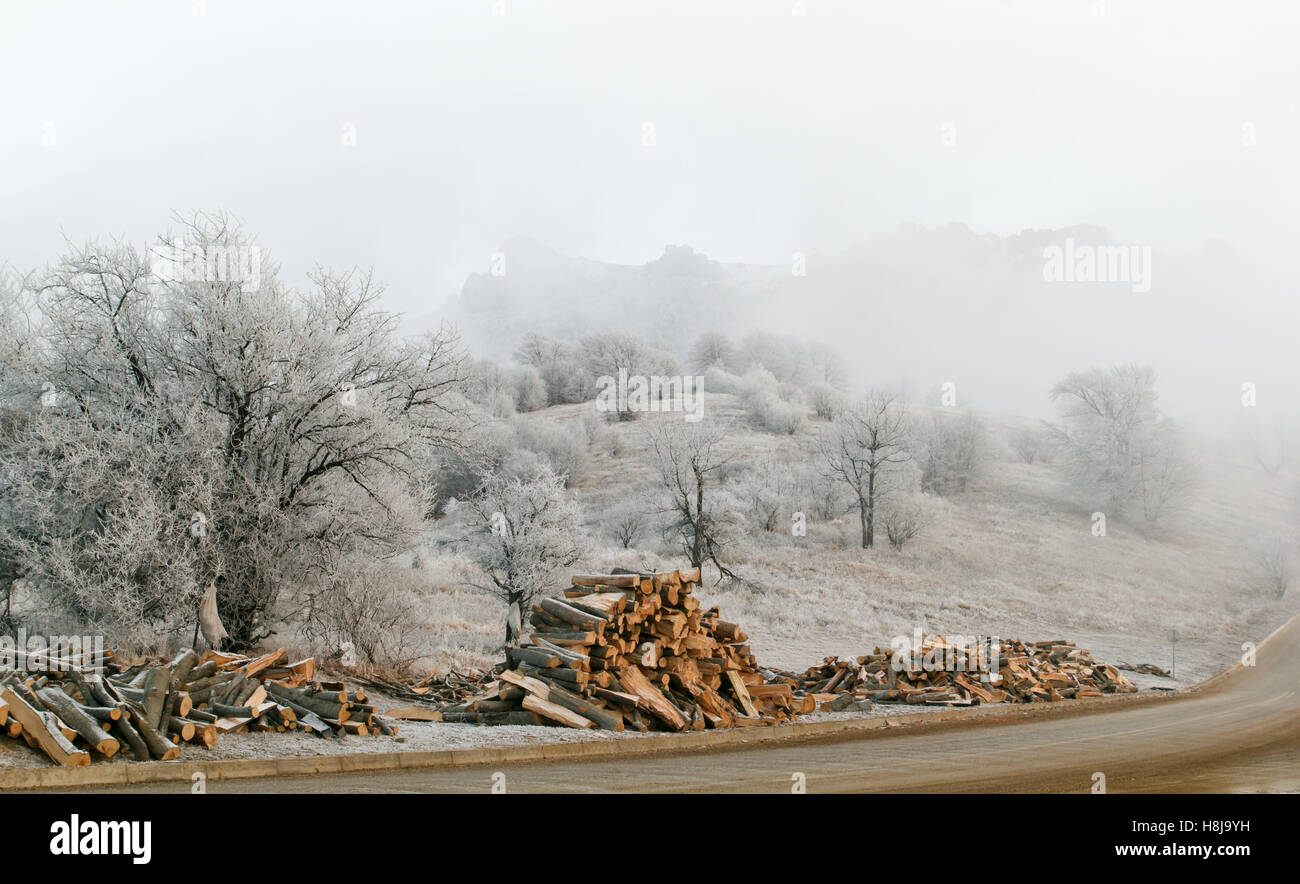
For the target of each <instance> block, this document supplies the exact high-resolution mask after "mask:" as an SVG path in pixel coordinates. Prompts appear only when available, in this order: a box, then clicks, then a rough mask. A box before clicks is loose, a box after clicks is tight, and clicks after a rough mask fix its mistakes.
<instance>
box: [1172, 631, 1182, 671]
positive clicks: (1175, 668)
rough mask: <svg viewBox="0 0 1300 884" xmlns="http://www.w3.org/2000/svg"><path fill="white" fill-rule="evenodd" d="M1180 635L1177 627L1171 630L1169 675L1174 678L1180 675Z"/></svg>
mask: <svg viewBox="0 0 1300 884" xmlns="http://www.w3.org/2000/svg"><path fill="white" fill-rule="evenodd" d="M1180 637H1181V636H1179V635H1178V630H1177V629H1171V630H1169V675H1170V676H1171V677H1172V678H1177V677H1178V639H1179V638H1180Z"/></svg>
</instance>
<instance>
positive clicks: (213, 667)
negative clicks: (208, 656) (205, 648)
mask: <svg viewBox="0 0 1300 884" xmlns="http://www.w3.org/2000/svg"><path fill="white" fill-rule="evenodd" d="M216 674H217V661H216V660H205V661H203V662H202V663H200V664H199V665H197V666H195V667H194V668H193V669H191V670H190V671H189V673H188V674H187V675H186V676H185V678H186V680H185V681H184V682H182V684H181V687H188V688H189V690H190V692H191V693H193V692H194V691H195V690H196V688H195V687H194V685H195V684H196V683H200V688H201V687H202V684H201V683H202V682H203V681H204V680H206V679H209V678H211V677H212V676H214V675H216Z"/></svg>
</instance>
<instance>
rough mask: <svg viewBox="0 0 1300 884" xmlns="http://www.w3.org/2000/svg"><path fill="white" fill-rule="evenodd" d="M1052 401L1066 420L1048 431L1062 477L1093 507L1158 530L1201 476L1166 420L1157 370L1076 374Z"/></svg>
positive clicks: (1124, 369)
mask: <svg viewBox="0 0 1300 884" xmlns="http://www.w3.org/2000/svg"><path fill="white" fill-rule="evenodd" d="M1051 397H1052V399H1053V401H1055V402H1056V403H1057V405H1058V408H1059V409H1060V414H1061V420H1060V422H1059V423H1058V424H1054V425H1048V429H1049V431H1050V433H1051V437H1052V440H1053V441H1054V442H1055V443H1056V445H1057V447H1058V448H1059V449H1060V451H1061V458H1060V467H1061V470H1062V472H1063V474H1064V476H1065V478H1066V480H1067V481H1068V482H1069V483H1070V485H1071V486H1072V487H1073V488H1074V489H1075V490H1076V492H1077V493H1078V494H1079V495H1080V496H1081V497H1082V498H1084V499H1085V500H1087V501H1089V505H1093V506H1100V507H1105V508H1106V510H1107V512H1109V513H1113V514H1122V513H1126V512H1136V513H1137V514H1138V515H1139V516H1140V517H1141V518H1142V519H1144V520H1145V521H1147V522H1155V521H1157V520H1158V519H1160V518H1161V517H1162V516H1164V515H1166V514H1167V513H1168V512H1169V511H1170V510H1172V509H1174V508H1175V507H1177V506H1178V505H1179V504H1181V503H1182V502H1183V501H1184V500H1185V499H1186V497H1187V494H1188V492H1189V491H1190V490H1191V488H1192V487H1193V486H1194V485H1195V483H1196V481H1197V479H1198V473H1197V468H1196V465H1195V463H1194V461H1193V459H1192V458H1191V456H1190V455H1189V454H1188V452H1187V449H1186V445H1185V443H1184V441H1183V438H1182V433H1181V432H1180V430H1179V428H1178V426H1177V424H1175V423H1174V421H1173V420H1171V419H1170V418H1168V417H1166V416H1165V415H1163V414H1161V412H1160V409H1159V407H1158V404H1157V403H1158V399H1159V397H1158V394H1157V393H1156V373H1155V371H1154V369H1152V368H1150V367H1149V366H1140V365H1132V364H1126V365H1117V366H1114V367H1112V368H1110V369H1091V370H1089V371H1081V372H1072V373H1070V374H1069V375H1067V376H1066V377H1065V378H1064V379H1063V380H1062V381H1061V382H1060V383H1058V384H1057V385H1056V386H1055V387H1053V388H1052V391H1051Z"/></svg>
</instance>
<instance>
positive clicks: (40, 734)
mask: <svg viewBox="0 0 1300 884" xmlns="http://www.w3.org/2000/svg"><path fill="white" fill-rule="evenodd" d="M0 700H4V702H5V704H6V705H7V706H8V707H9V714H10V715H12V716H13V717H14V718H16V719H17V720H18V723H19V724H21V725H22V728H23V729H22V734H23V735H24V736H25V737H28V738H30V739H31V740H32V741H33V742H34V743H35V744H36V745H37V746H38V747H39V748H40V749H41V751H42V752H44V753H45V754H46V755H48V756H49V758H50V760H51V761H53V762H54V763H55V764H59V765H63V766H64V767H85V766H86V765H88V764H90V755H89V754H87V753H86V752H83V751H81V750H80V749H77V748H76V747H75V746H73V745H72V743H71V741H69V740H68V739H66V738H65V737H64V736H63V733H62V732H61V730H60V729H59V727H58V725H57V724H55V723H54V721H53V719H54V716H53V715H52V714H51V713H49V712H45V711H43V710H38V709H36V708H35V707H33V706H31V705H29V704H28V702H27V701H26V700H24V699H23V698H22V697H20V696H18V694H16V693H15V692H14V691H13V688H12V686H11V685H5V686H4V687H3V688H0Z"/></svg>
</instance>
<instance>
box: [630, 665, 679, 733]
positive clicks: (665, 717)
mask: <svg viewBox="0 0 1300 884" xmlns="http://www.w3.org/2000/svg"><path fill="white" fill-rule="evenodd" d="M618 682H619V684H620V685H622V687H623V690H624V691H626V692H627V693H629V694H635V695H636V697H637V699H638V706H639V707H640V708H641V709H643V710H644V711H646V712H649V713H650V714H651V715H653V716H655V717H656V718H658V719H659V720H660V721H662V722H663V723H664V724H666V725H668V726H669V727H670V728H672V729H673V730H675V731H680V730H684V729H685V728H686V717H685V716H684V715H682V713H681V711H680V710H679V709H678V708H677V707H676V706H674V705H673V704H672V703H670V702H668V699H667V698H666V697H665V696H664V695H663V694H661V693H660V692H659V690H658V689H657V688H656V687H655V686H654V685H652V684H651V683H650V680H649V679H648V678H647V677H646V675H645V673H643V672H642V671H641V669H640V668H639V667H637V666H629V667H627V669H626V670H624V671H623V672H622V673H620V674H619V676H618Z"/></svg>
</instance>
